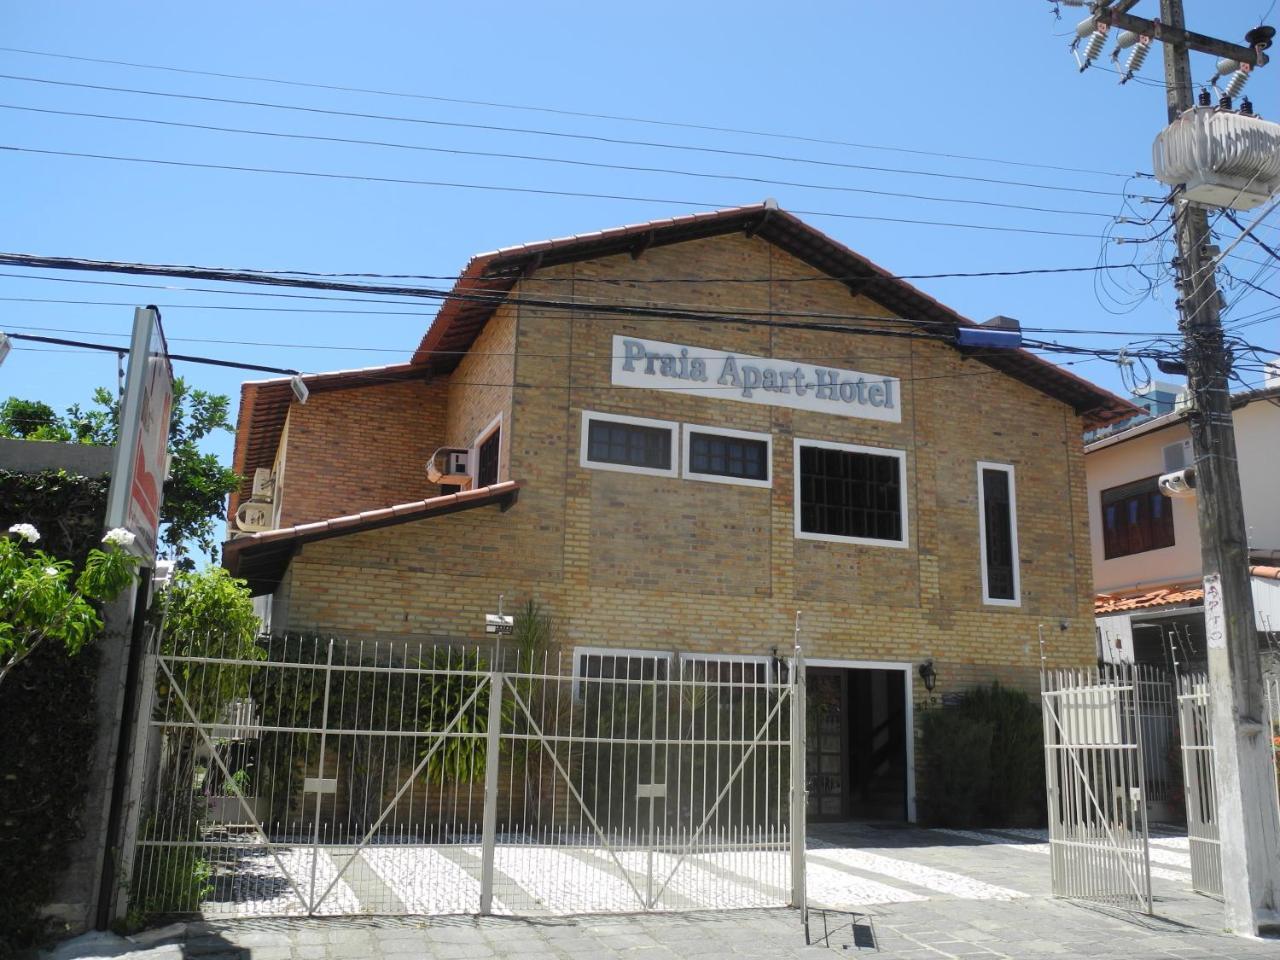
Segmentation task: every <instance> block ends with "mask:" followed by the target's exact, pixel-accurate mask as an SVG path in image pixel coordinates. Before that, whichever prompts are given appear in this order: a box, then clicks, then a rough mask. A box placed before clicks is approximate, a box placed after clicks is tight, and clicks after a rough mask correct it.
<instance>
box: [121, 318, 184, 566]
mask: <svg viewBox="0 0 1280 960" xmlns="http://www.w3.org/2000/svg"><path fill="white" fill-rule="evenodd" d="M172 410H173V369H172V367H171V366H170V365H169V348H168V345H167V344H166V343H165V339H164V330H163V329H162V328H161V326H160V311H158V310H156V309H155V307H139V308H137V309H136V310H135V311H134V314H133V340H132V342H131V344H130V347H129V369H128V373H127V374H126V375H125V385H124V398H123V400H122V401H121V404H120V431H119V440H118V442H117V445H116V460H115V466H114V468H113V470H112V472H111V492H110V494H109V496H108V499H107V529H113V528H115V527H124V529H126V530H128V531H129V532H130V533H132V534H133V535H134V541H133V545H132V546H131V547H130V548H129V549H130V550H131V552H133V553H134V554H136V555H137V556H139V557H141V558H142V562H143V564H144V565H146V566H152V565H154V563H155V557H156V542H157V535H158V531H159V528H160V504H161V502H162V501H163V499H164V479H165V473H166V472H167V466H168V447H169V416H170V413H171V412H172Z"/></svg>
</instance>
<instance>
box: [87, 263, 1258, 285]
mask: <svg viewBox="0 0 1280 960" xmlns="http://www.w3.org/2000/svg"><path fill="white" fill-rule="evenodd" d="M84 262H94V261H84ZM1250 262H1252V261H1250ZM155 266H164V267H185V268H186V269H189V270H198V269H207V268H202V267H197V266H193V265H191V264H173V263H166V264H156V265H155ZM218 269H242V270H246V271H249V272H253V273H256V274H262V275H264V276H286V277H319V278H334V279H340V278H346V277H352V278H368V279H375V280H455V281H456V280H462V279H465V278H466V275H465V274H458V273H369V272H351V271H342V272H320V271H315V270H267V269H264V268H260V267H255V268H218ZM1132 269H1135V267H1134V266H1133V265H1132V264H1128V263H1115V264H1102V265H1098V264H1095V265H1093V266H1088V267H1028V268H1022V269H1013V270H968V271H957V272H951V273H896V274H890V273H886V274H883V275H876V276H868V275H866V274H849V275H847V276H846V275H840V274H834V273H833V274H823V275H822V276H813V277H742V276H734V277H717V276H704V277H658V276H648V275H646V276H643V277H625V276H623V277H539V278H538V282H539V283H571V284H585V285H590V284H615V285H616V284H629V285H630V284H636V283H645V284H649V283H653V284H683V285H693V284H707V283H714V284H756V283H764V284H776V285H779V286H787V285H790V284H796V283H841V282H850V281H857V282H859V283H885V282H891V281H894V280H951V279H968V278H975V277H1028V276H1036V275H1041V274H1056V273H1094V272H1097V271H1100V270H1132Z"/></svg>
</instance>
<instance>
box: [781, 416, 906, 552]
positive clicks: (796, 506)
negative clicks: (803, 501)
mask: <svg viewBox="0 0 1280 960" xmlns="http://www.w3.org/2000/svg"><path fill="white" fill-rule="evenodd" d="M801 447H819V448H821V449H823V450H843V451H845V452H847V453H869V454H872V455H874V456H877V457H896V458H897V460H898V506H899V509H900V510H901V512H902V539H901V540H877V539H874V538H872V537H842V536H838V535H836V534H834V533H812V532H809V531H807V530H801V529H800V448H801ZM791 460H792V465H791V473H792V479H793V481H794V482H793V483H792V490H791V507H792V512H793V514H794V516H793V524H794V528H795V538H796V539H797V540H822V541H825V542H827V543H856V544H860V545H862V546H867V547H890V548H893V549H895V550H902V549H906V548H907V547H910V546H911V526H910V524H909V523H908V520H909V517H908V515H907V451H905V450H898V449H895V448H893V447H868V446H864V445H862V444H857V443H836V442H834V441H831V440H807V439H804V438H801V437H796V438H795V440H794V441H793V446H792V454H791Z"/></svg>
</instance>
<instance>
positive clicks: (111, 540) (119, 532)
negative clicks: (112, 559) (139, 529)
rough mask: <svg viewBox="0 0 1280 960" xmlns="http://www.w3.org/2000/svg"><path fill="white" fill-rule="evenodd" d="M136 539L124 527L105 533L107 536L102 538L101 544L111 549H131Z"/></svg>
mask: <svg viewBox="0 0 1280 960" xmlns="http://www.w3.org/2000/svg"><path fill="white" fill-rule="evenodd" d="M137 539H138V538H137V536H135V535H134V534H132V533H130V532H129V531H128V530H126V529H125V528H124V527H116V528H115V529H114V530H108V531H107V535H106V536H105V537H103V538H102V542H103V543H105V544H107V545H108V546H112V547H132V546H133V541H135V540H137Z"/></svg>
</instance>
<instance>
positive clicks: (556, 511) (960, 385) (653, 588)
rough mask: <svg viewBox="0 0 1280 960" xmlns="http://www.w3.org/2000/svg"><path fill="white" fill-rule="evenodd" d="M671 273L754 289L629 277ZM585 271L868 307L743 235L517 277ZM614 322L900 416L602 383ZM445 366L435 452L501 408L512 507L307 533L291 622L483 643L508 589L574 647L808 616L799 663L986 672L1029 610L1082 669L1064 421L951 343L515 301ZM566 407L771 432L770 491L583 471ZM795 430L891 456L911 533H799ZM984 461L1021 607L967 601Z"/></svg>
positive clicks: (762, 630)
mask: <svg viewBox="0 0 1280 960" xmlns="http://www.w3.org/2000/svg"><path fill="white" fill-rule="evenodd" d="M680 276H688V277H696V276H712V277H726V276H739V277H756V278H772V280H773V282H772V283H761V284H741V283H737V284H715V283H707V284H681V285H676V284H670V283H661V284H659V283H646V282H645V278H646V277H653V278H657V277H661V278H664V279H669V278H671V277H680ZM602 278H626V280H625V282H622V283H619V284H616V285H615V284H612V283H611V284H609V285H608V287H606V288H604V289H608V290H609V291H610V292H611V293H612V294H613V295H615V296H617V297H618V298H620V299H626V300H628V301H636V300H639V301H646V302H652V303H661V302H664V300H668V301H678V302H679V303H680V304H682V305H687V306H691V307H703V308H711V309H716V310H719V311H725V312H732V311H734V310H756V309H763V310H770V309H771V310H774V311H778V312H800V311H816V312H826V313H850V312H852V313H857V314H861V315H866V316H869V317H871V316H877V315H879V316H885V315H887V314H886V312H885V311H884V309H883V308H881V307H879V306H878V305H876V304H875V303H874V302H873V301H870V300H868V299H866V298H854V297H852V296H851V295H850V294H849V292H848V290H847V289H846V288H845V287H844V286H843V285H841V284H838V283H835V282H833V281H829V280H825V279H822V278H821V277H820V275H818V274H817V273H815V271H813V270H812V269H811V268H809V267H807V266H806V265H804V264H803V263H800V262H799V261H797V260H795V259H793V258H791V257H790V256H788V255H787V254H785V253H782V252H781V251H778V250H776V249H775V248H772V247H771V246H770V245H769V244H767V243H765V242H764V241H762V240H758V239H748V238H746V237H742V236H732V237H721V238H715V239H710V240H702V241H694V242H689V243H685V244H681V245H679V246H675V247H665V248H658V249H655V250H650V251H648V252H646V253H645V254H644V256H642V257H641V258H640V259H638V260H632V259H631V258H630V257H629V256H623V257H615V258H606V259H601V260H598V261H593V262H588V263H580V264H575V265H566V266H560V267H555V268H552V269H549V270H543V271H539V272H538V273H537V274H536V275H535V276H534V277H533V278H531V279H528V280H525V281H523V282H522V283H521V284H520V286H519V288H518V291H517V292H518V293H523V294H525V295H527V296H530V297H537V296H545V295H552V294H554V295H565V294H566V293H568V294H569V295H578V296H585V295H586V294H588V293H590V294H592V295H599V291H600V289H601V287H600V285H598V284H592V283H588V282H587V281H590V280H598V279H602ZM677 288H678V289H677ZM615 333H633V334H635V335H638V336H642V337H647V338H650V339H659V340H669V341H673V342H680V343H688V344H692V345H704V346H715V347H718V348H720V349H726V350H734V351H740V352H742V353H751V354H756V355H774V356H778V357H786V358H791V359H806V360H811V361H814V362H824V361H825V362H828V363H830V364H831V365H833V366H843V367H848V368H853V369H860V370H865V371H869V372H873V373H877V374H879V373H883V374H887V375H892V376H897V377H899V378H900V379H901V380H902V381H903V383H902V391H901V394H902V395H901V398H900V402H901V407H902V420H901V422H900V423H885V422H878V421H871V420H864V419H858V418H852V417H836V416H831V415H826V414H819V413H811V412H807V411H794V410H789V409H785V408H778V407H764V406H756V405H751V404H745V403H740V402H733V401H729V400H725V399H723V398H716V397H715V396H713V395H710V394H712V393H713V391H709V395H708V396H705V397H704V396H685V395H677V394H672V393H669V392H662V391H657V390H645V389H625V388H618V387H615V386H613V385H612V384H611V383H610V365H609V356H610V354H611V352H612V337H613V334H615ZM512 351H514V352H515V354H516V357H515V359H514V361H513V360H512V359H511V357H510V356H509V354H510V353H511V352H512ZM504 377H505V379H504ZM453 379H454V381H455V382H454V384H453V385H452V386H451V387H450V409H449V412H448V417H447V424H448V426H447V428H446V430H447V435H448V436H449V438H450V440H451V441H453V442H464V441H470V439H472V436H471V435H469V431H474V430H478V429H479V428H480V427H481V426H483V423H485V422H488V420H489V419H491V418H492V416H493V415H494V412H495V411H497V410H500V409H502V408H503V404H504V403H505V402H507V400H506V397H507V396H509V397H510V401H509V403H510V407H509V409H510V417H509V418H507V420H506V421H505V422H509V423H510V427H509V428H508V429H506V430H505V431H504V432H505V433H507V437H506V438H505V440H504V446H507V447H508V448H509V453H508V454H507V459H506V461H505V462H506V463H508V464H510V467H509V470H504V473H506V474H507V475H509V476H511V477H513V478H516V479H520V480H522V481H524V482H525V483H526V487H525V489H524V490H523V491H522V493H521V498H520V502H519V504H518V505H517V506H516V508H515V509H513V510H511V511H510V512H508V513H506V514H501V513H499V512H498V511H497V510H496V509H494V508H488V509H485V510H482V511H475V512H471V513H466V514H460V515H456V516H450V517H445V518H440V519H437V520H432V521H427V522H423V523H415V524H407V525H403V526H399V527H393V528H389V529H386V530H380V531H372V532H369V533H364V534H359V535H357V536H352V537H345V538H342V539H340V540H335V541H328V542H324V543H317V544H311V545H308V546H307V547H305V548H304V549H303V550H302V552H301V553H300V554H299V556H298V557H297V558H296V560H295V562H294V564H293V569H292V572H291V577H292V588H293V589H292V597H291V611H290V621H291V623H292V624H293V625H294V626H295V627H328V628H331V629H336V630H339V631H341V632H344V633H352V634H368V635H381V636H391V635H425V636H436V637H451V638H469V639H477V638H478V637H479V634H478V631H477V624H479V623H480V622H481V619H480V618H481V615H482V614H483V613H484V612H491V611H492V610H493V608H494V607H495V605H496V600H497V594H498V593H505V594H506V595H507V597H508V603H511V602H512V598H518V597H523V596H531V595H532V596H537V597H539V598H540V599H542V600H543V602H544V603H546V604H548V605H549V606H550V607H551V608H552V609H553V611H554V612H555V613H556V614H557V615H558V616H559V618H560V619H561V624H562V636H563V639H564V640H565V642H567V643H570V644H592V645H610V644H612V645H619V646H630V647H642V648H663V649H671V648H676V649H687V650H707V651H711V650H719V651H725V652H738V653H762V652H764V651H766V650H768V648H769V647H771V646H773V645H775V644H778V645H782V646H786V645H787V644H788V643H789V640H790V636H791V631H792V625H793V622H794V616H795V611H796V610H797V609H802V610H803V622H804V629H803V636H804V640H805V644H806V648H807V649H808V650H809V652H810V654H811V655H812V656H818V657H832V658H837V657H839V658H850V659H870V660H875V659H882V660H895V661H919V660H921V659H924V658H925V657H927V656H933V657H935V659H936V660H937V662H938V663H939V665H940V674H942V669H941V665H942V664H943V663H954V664H957V665H976V666H979V667H981V668H982V669H981V670H980V671H979V673H980V675H981V676H989V675H994V670H995V668H997V667H1001V668H1004V667H1010V666H1011V665H1016V666H1017V667H1018V668H1019V669H1027V670H1033V671H1034V669H1035V668H1036V666H1037V665H1038V662H1039V661H1038V656H1039V653H1038V648H1037V647H1036V644H1035V639H1036V625H1037V624H1038V623H1041V622H1046V623H1052V624H1057V623H1058V621H1059V620H1062V619H1066V620H1068V621H1070V628H1069V629H1068V630H1067V631H1066V632H1065V633H1060V632H1059V631H1057V630H1056V629H1055V630H1054V632H1053V633H1054V636H1053V643H1052V646H1051V649H1050V651H1049V652H1050V656H1051V659H1052V660H1053V662H1055V663H1063V664H1068V663H1072V664H1082V663H1087V662H1089V661H1090V660H1091V659H1092V658H1093V648H1094V647H1093V645H1094V641H1093V630H1092V606H1091V591H1090V588H1089V578H1090V571H1089V559H1088V551H1087V542H1088V541H1087V535H1088V534H1087V529H1086V525H1085V517H1084V511H1083V496H1084V486H1083V484H1084V476H1083V460H1082V454H1081V445H1080V440H1079V422H1078V419H1077V418H1076V417H1075V416H1074V415H1073V414H1072V413H1071V411H1070V410H1069V409H1068V408H1067V407H1065V406H1064V405H1063V404H1061V403H1058V402H1057V401H1054V400H1051V399H1049V398H1047V397H1045V396H1044V395H1042V394H1040V393H1039V392H1038V391H1035V390H1033V389H1032V388H1030V387H1028V386H1026V385H1025V384H1022V383H1020V382H1018V381H1014V380H1012V379H1010V378H1008V377H1005V376H1003V375H1000V374H998V373H995V372H993V371H992V370H991V368H989V367H986V366H984V365H982V364H979V363H977V362H976V361H973V360H969V359H966V358H964V357H962V356H961V355H960V354H958V353H957V352H956V351H955V350H953V349H952V348H950V347H948V346H946V345H944V344H940V343H933V342H929V341H921V340H908V339H898V338H890V337H875V336H861V337H853V336H850V335H846V334H839V333H830V332H824V331H809V330H784V329H775V328H760V327H750V326H738V325H733V324H702V323H687V322H674V321H673V322H670V323H660V322H638V321H633V320H628V319H626V318H617V317H609V316H604V315H601V316H593V315H590V314H582V315H576V316H574V317H573V318H570V317H568V316H567V315H566V314H565V313H564V312H563V311H554V312H553V311H548V310H546V309H542V308H530V307H509V308H506V309H505V311H504V312H502V313H500V314H498V315H495V317H494V319H493V320H492V321H491V322H490V324H489V326H488V327H487V328H486V330H485V332H484V334H483V335H482V336H481V338H480V339H479V340H477V342H476V349H475V352H474V356H473V357H468V358H466V359H465V360H464V361H463V364H462V365H460V366H459V368H458V371H457V372H456V373H455V374H454V377H453ZM507 382H511V383H514V386H513V387H512V388H511V389H510V391H506V390H505V389H504V388H503V387H502V386H500V385H501V384H504V383H507ZM494 385H498V386H494ZM335 396H338V395H335ZM459 405H462V406H459ZM583 410H595V411H603V412H617V413H626V414H631V415H635V416H646V417H654V418H659V419H667V420H677V421H682V422H691V423H698V424H706V425H722V426H728V427H734V428H737V429H744V430H755V431H762V432H769V433H771V434H772V436H773V442H774V448H773V467H774V482H773V487H772V489H759V488H746V487H732V486H725V485H721V484H714V483H706V482H700V481H694V480H682V479H667V478H658V477H650V476H635V475H628V474H620V473H613V472H607V471H598V470H586V469H582V468H581V467H580V466H579V459H578V455H579V451H578V442H579V435H580V429H581V411H583ZM794 437H803V438H810V439H822V440H838V441H846V442H851V443H859V444H867V445H871V446H884V447H891V448H896V449H903V450H905V451H906V453H907V461H906V480H907V485H908V518H909V519H908V527H909V536H908V540H909V546H908V548H907V549H893V548H888V547H879V546H860V545H853V544H845V543H828V542H817V541H808V540H797V539H796V538H795V537H794V536H793V533H792V531H793V522H794V521H793V507H792V485H793V480H792V478H793V464H792V460H793V455H792V439H793V438H794ZM980 459H984V460H993V461H997V462H1001V463H1010V464H1012V465H1013V466H1014V468H1015V473H1016V491H1017V502H1018V533H1019V540H1020V560H1021V588H1022V595H1023V602H1022V605H1021V606H1020V607H993V606H986V605H984V604H983V603H982V602H981V581H980V571H979V553H978V516H977V468H976V461H977V460H980ZM292 468H293V467H292V462H291V469H292ZM960 674H961V672H960V671H957V673H956V674H955V675H956V676H959V675H960ZM965 675H966V676H967V675H968V674H965ZM942 676H943V679H942V681H941V682H942V683H943V684H947V680H946V678H945V674H942ZM941 689H944V687H942V686H940V690H941Z"/></svg>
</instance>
